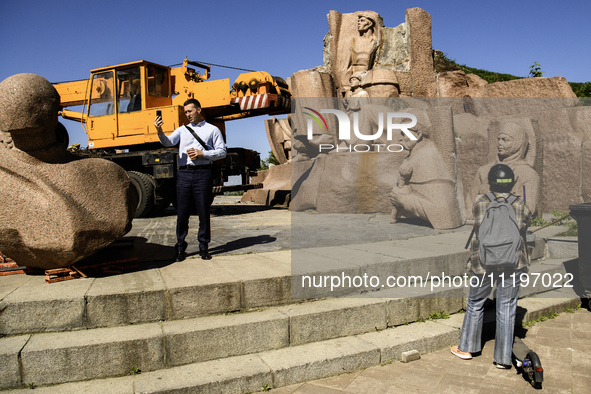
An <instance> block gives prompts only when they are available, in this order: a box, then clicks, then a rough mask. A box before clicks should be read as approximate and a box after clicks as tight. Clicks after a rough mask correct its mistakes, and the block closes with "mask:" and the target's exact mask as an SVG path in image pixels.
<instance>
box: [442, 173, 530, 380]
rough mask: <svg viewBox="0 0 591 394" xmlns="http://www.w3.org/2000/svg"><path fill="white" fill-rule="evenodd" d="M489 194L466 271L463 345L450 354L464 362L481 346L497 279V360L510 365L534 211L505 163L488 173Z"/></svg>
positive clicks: (479, 207)
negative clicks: (516, 190)
mask: <svg viewBox="0 0 591 394" xmlns="http://www.w3.org/2000/svg"><path fill="white" fill-rule="evenodd" d="M488 183H489V185H490V192H489V193H486V194H481V195H479V196H478V197H477V198H476V201H475V203H474V206H473V213H474V231H473V233H474V234H475V235H476V237H474V238H473V239H472V249H471V255H470V260H469V262H468V269H469V270H470V271H471V273H472V277H471V278H470V279H471V280H470V293H469V296H468V303H467V306H466V314H465V316H464V322H463V324H462V332H461V335H460V343H459V345H457V346H453V347H452V348H451V352H452V353H453V354H454V355H456V356H458V357H460V358H462V359H465V360H469V359H471V358H472V354H473V353H479V352H480V351H481V350H482V344H481V337H482V320H483V315H484V305H485V302H486V300H487V299H488V296H489V295H490V292H491V290H492V288H493V286H494V285H495V283H496V286H497V287H496V332H495V349H494V356H493V364H495V365H496V367H497V368H500V369H510V368H511V354H512V349H513V337H514V327H515V314H516V311H517V298H518V293H519V286H520V282H521V281H520V277H521V275H522V274H525V273H527V269H528V266H529V255H528V253H527V245H526V243H525V234H526V231H527V227H528V226H529V221H530V211H529V209H528V207H527V205H526V204H525V201H524V200H523V199H522V198H521V197H519V196H515V195H513V194H511V193H510V191H511V189H512V187H513V185H514V184H515V174H514V173H513V171H512V170H511V168H510V167H509V166H507V165H506V164H496V165H494V166H492V168H491V169H490V171H489V173H488Z"/></svg>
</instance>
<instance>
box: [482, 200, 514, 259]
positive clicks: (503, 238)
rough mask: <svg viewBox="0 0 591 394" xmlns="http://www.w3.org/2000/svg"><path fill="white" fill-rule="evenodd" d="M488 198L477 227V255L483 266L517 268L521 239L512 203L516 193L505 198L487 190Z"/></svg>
mask: <svg viewBox="0 0 591 394" xmlns="http://www.w3.org/2000/svg"><path fill="white" fill-rule="evenodd" d="M486 198H488V200H489V201H490V202H489V203H488V207H487V208H486V212H485V213H484V219H483V220H482V223H481V224H480V228H479V229H478V241H479V245H478V255H479V257H480V264H481V265H482V266H483V267H484V268H485V269H488V270H490V269H498V268H517V265H518V264H519V254H520V251H521V245H522V242H523V241H522V238H521V234H520V232H519V225H518V224H517V218H516V216H515V211H514V210H513V207H512V205H513V203H514V202H515V201H516V200H517V196H514V195H513V194H511V195H510V196H509V197H508V198H507V199H506V200H505V199H501V198H496V197H495V195H494V194H493V193H487V194H486Z"/></svg>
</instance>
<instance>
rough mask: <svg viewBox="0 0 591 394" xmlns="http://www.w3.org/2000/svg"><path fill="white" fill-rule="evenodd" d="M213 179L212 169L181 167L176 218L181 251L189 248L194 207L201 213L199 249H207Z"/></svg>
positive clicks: (178, 176) (178, 243) (177, 186)
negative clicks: (190, 223) (191, 217)
mask: <svg viewBox="0 0 591 394" xmlns="http://www.w3.org/2000/svg"><path fill="white" fill-rule="evenodd" d="M212 187H213V180H212V176H211V170H210V169H208V168H204V169H180V170H179V171H178V174H177V181H176V195H177V207H176V211H177V218H176V237H177V244H176V248H177V250H178V251H179V252H184V251H185V250H186V249H187V242H185V238H186V237H187V234H188V233H189V218H190V216H191V210H192V208H193V207H195V208H197V215H199V233H198V234H197V240H198V241H199V250H207V245H208V244H209V241H210V240H211V227H210V220H209V213H210V207H211V201H212Z"/></svg>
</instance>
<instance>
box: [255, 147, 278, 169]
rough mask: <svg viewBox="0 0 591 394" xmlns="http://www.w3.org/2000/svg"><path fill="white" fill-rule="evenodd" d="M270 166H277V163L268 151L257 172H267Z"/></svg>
mask: <svg viewBox="0 0 591 394" xmlns="http://www.w3.org/2000/svg"><path fill="white" fill-rule="evenodd" d="M270 164H272V165H278V164H279V161H278V160H277V158H276V157H275V155H274V154H273V152H271V151H269V156H268V157H267V158H266V159H263V160H261V168H259V170H268V169H269V165H270Z"/></svg>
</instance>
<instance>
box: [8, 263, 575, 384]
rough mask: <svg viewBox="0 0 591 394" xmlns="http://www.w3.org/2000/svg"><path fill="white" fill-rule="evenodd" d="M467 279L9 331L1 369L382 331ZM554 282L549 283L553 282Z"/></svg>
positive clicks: (140, 362) (428, 312)
mask: <svg viewBox="0 0 591 394" xmlns="http://www.w3.org/2000/svg"><path fill="white" fill-rule="evenodd" d="M534 268H535V269H534ZM562 272H563V271H562V270H561V265H560V263H559V262H558V261H545V262H544V263H543V264H542V263H540V264H535V265H533V266H532V270H531V271H530V274H531V275H535V274H539V276H540V277H545V276H552V275H556V274H557V273H562ZM561 275H562V274H561ZM457 278H459V279H462V277H457ZM450 279H452V278H451V277H450ZM465 283H466V282H465V281H458V282H457V283H456V282H454V281H452V280H450V281H448V282H447V283H445V285H443V284H441V283H437V285H436V286H434V287H431V283H428V282H424V283H423V286H409V287H408V288H405V289H399V288H391V289H386V290H383V289H380V291H374V292H367V293H364V294H358V295H355V296H349V297H343V298H331V299H323V300H314V301H309V302H303V303H299V304H290V305H282V306H276V307H268V308H258V309H255V310H251V311H249V312H243V313H227V314H221V315H212V316H203V317H197V318H190V319H179V320H171V321H162V322H155V323H144V324H137V325H126V326H118V327H105V328H93V329H87V330H77V331H64V332H55V333H35V334H25V335H15V336H8V337H5V338H1V339H0V349H3V351H2V354H1V357H2V358H3V359H4V360H5V362H4V364H5V365H6V366H7V367H6V368H5V370H4V371H3V372H4V373H8V372H7V371H12V373H11V374H10V376H9V377H7V378H6V379H3V380H2V381H6V382H12V383H10V384H16V385H21V384H25V385H28V384H30V383H34V384H39V385H47V384H57V383H64V382H70V381H80V380H88V379H97V378H106V377H110V376H118V375H125V374H127V373H129V372H130V371H132V370H133V369H134V368H138V369H141V370H142V371H144V372H148V371H156V370H161V369H168V368H173V367H177V366H182V365H187V364H193V363H198V362H207V361H213V360H219V359H224V358H228V357H237V356H247V355H251V354H256V353H261V352H268V351H272V350H278V349H287V348H294V347H299V346H303V345H307V344H311V343H316V342H323V341H327V340H332V339H338V338H346V337H351V336H355V335H364V334H368V333H373V332H380V331H382V330H385V329H389V328H391V327H403V326H405V325H406V324H409V323H413V322H417V321H422V320H427V319H428V318H429V317H431V316H436V315H438V314H441V312H444V313H448V314H452V313H455V312H457V311H459V310H461V309H463V308H464V306H465V302H466V296H467V291H468V288H467V287H465ZM557 283H558V282H557V281H556V282H552V284H553V285H555V286H557ZM552 289H554V291H550V290H552ZM557 289H558V290H562V291H561V292H557V291H556V290H557ZM521 290H522V293H521V295H522V296H523V295H529V296H532V295H536V296H537V297H538V298H539V299H540V300H542V301H540V302H543V301H544V299H543V297H544V296H545V297H546V298H551V299H552V301H554V302H555V303H558V304H560V305H561V304H563V303H566V304H568V305H571V303H572V300H575V301H578V298H577V297H576V294H575V293H574V292H573V291H572V289H571V288H567V287H564V288H557V287H554V288H546V287H542V288H540V286H539V285H536V286H535V287H533V288H531V289H530V288H528V287H523V288H522V289H521ZM540 290H543V292H540ZM536 291H537V293H536ZM556 297H561V298H562V299H561V300H556V299H555V298H556ZM558 301H560V302H558ZM528 302H531V301H528ZM528 319H530V318H528ZM530 320H531V319H530ZM4 387H5V388H6V387H12V386H4Z"/></svg>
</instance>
